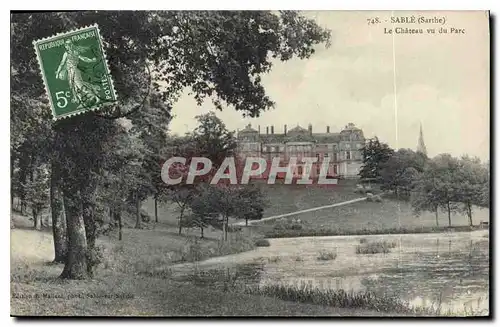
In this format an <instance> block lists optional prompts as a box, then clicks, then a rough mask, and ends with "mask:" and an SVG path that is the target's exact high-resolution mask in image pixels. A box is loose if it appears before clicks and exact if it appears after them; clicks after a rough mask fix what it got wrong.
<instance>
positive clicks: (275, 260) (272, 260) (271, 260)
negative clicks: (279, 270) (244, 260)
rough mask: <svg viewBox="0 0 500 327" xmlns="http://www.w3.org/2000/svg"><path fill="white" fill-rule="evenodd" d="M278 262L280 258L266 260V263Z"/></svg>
mask: <svg viewBox="0 0 500 327" xmlns="http://www.w3.org/2000/svg"><path fill="white" fill-rule="evenodd" d="M280 261H281V258H280V257H279V256H276V257H270V258H267V262H268V263H278V262H280Z"/></svg>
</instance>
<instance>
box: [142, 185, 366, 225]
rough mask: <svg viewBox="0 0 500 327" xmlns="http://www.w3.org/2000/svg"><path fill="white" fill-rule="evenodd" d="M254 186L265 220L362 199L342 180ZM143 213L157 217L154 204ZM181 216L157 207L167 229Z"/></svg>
mask: <svg viewBox="0 0 500 327" xmlns="http://www.w3.org/2000/svg"><path fill="white" fill-rule="evenodd" d="M255 183H256V184H257V185H259V186H260V187H261V189H262V191H263V192H264V194H265V195H266V196H267V199H268V202H269V205H268V207H267V208H265V210H264V218H265V217H270V216H274V215H279V214H285V213H290V212H294V211H298V210H304V209H309V208H314V207H319V206H324V205H328V204H334V203H338V202H343V201H347V200H352V199H356V198H359V197H362V196H363V195H361V194H356V193H355V192H354V190H355V186H356V181H354V180H339V183H338V184H337V185H295V184H294V185H285V184H283V183H282V181H280V182H279V183H277V184H273V185H267V184H265V183H264V182H262V181H258V182H255ZM143 209H144V210H145V211H146V212H147V213H148V214H149V215H150V216H151V217H154V200H153V199H148V200H146V201H145V202H144V204H143ZM178 216H179V214H178V211H177V207H176V205H175V204H171V203H159V204H158V217H159V221H160V222H161V223H162V224H164V225H165V226H170V227H174V226H177V222H178Z"/></svg>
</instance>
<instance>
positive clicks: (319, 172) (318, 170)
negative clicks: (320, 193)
mask: <svg viewBox="0 0 500 327" xmlns="http://www.w3.org/2000/svg"><path fill="white" fill-rule="evenodd" d="M319 174H321V165H319V164H318V165H316V175H319Z"/></svg>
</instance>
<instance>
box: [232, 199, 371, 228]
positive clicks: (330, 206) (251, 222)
mask: <svg viewBox="0 0 500 327" xmlns="http://www.w3.org/2000/svg"><path fill="white" fill-rule="evenodd" d="M365 200H366V197H364V198H357V199H354V200H349V201H344V202H339V203H334V204H328V205H326V206H321V207H315V208H310V209H305V210H299V211H294V212H290V213H285V214H282V215H277V216H271V217H266V218H262V219H260V220H250V221H249V222H248V224H249V225H255V224H258V223H260V222H263V221H268V220H273V219H279V218H285V217H290V216H295V215H299V214H301V213H306V212H313V211H317V210H323V209H329V208H335V207H340V206H344V205H347V204H351V203H356V202H360V201H365ZM234 225H235V226H244V225H245V222H244V221H243V222H238V223H235V224H234Z"/></svg>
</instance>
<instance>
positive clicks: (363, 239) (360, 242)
mask: <svg viewBox="0 0 500 327" xmlns="http://www.w3.org/2000/svg"><path fill="white" fill-rule="evenodd" d="M366 242H368V240H367V239H366V238H364V237H363V238H360V239H359V244H363V243H366Z"/></svg>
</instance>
